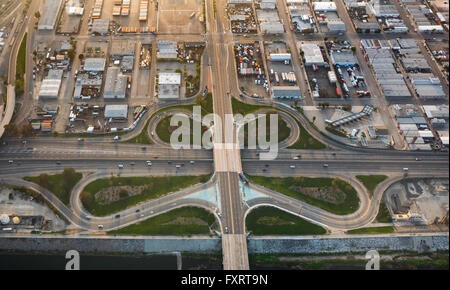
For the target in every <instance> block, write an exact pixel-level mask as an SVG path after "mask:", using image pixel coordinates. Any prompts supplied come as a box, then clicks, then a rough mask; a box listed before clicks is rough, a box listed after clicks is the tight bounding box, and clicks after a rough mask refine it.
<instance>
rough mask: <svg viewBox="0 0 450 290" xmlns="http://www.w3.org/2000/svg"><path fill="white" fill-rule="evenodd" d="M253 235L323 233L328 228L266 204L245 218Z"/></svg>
mask: <svg viewBox="0 0 450 290" xmlns="http://www.w3.org/2000/svg"><path fill="white" fill-rule="evenodd" d="M245 223H246V226H247V230H249V231H251V232H252V234H253V235H257V236H262V235H322V234H325V233H326V230H325V229H324V228H322V227H320V226H318V225H315V224H313V223H310V222H308V221H306V220H304V219H302V218H300V217H297V216H295V215H292V214H290V213H287V212H285V211H282V210H279V209H277V208H274V207H269V206H264V207H258V208H256V209H254V210H252V211H251V212H250V213H249V214H248V215H247V217H246V220H245Z"/></svg>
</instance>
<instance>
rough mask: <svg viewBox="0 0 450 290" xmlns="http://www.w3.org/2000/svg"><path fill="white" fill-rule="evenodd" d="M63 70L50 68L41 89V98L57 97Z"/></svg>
mask: <svg viewBox="0 0 450 290" xmlns="http://www.w3.org/2000/svg"><path fill="white" fill-rule="evenodd" d="M63 73H64V71H63V70H49V71H48V75H47V77H46V78H45V79H44V80H43V81H42V84H41V88H40V89H39V98H49V99H57V98H58V96H59V90H60V89H61V81H62V76H63Z"/></svg>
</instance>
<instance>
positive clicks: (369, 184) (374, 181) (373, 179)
mask: <svg viewBox="0 0 450 290" xmlns="http://www.w3.org/2000/svg"><path fill="white" fill-rule="evenodd" d="M356 178H358V179H359V181H361V182H362V184H364V186H365V187H366V188H367V190H368V191H369V193H370V196H372V195H373V192H374V190H375V188H376V187H377V186H378V184H380V183H381V182H383V181H384V180H385V179H386V178H387V176H386V175H356Z"/></svg>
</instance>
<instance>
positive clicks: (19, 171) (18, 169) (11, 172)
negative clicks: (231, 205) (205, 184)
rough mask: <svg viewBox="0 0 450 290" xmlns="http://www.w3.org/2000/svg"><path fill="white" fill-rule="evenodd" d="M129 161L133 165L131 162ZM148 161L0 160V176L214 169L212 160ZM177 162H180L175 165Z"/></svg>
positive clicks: (172, 172) (174, 172)
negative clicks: (149, 164) (150, 162)
mask: <svg viewBox="0 0 450 290" xmlns="http://www.w3.org/2000/svg"><path fill="white" fill-rule="evenodd" d="M169 162H170V164H169ZM132 163H135V165H131V164H132ZM152 163H153V165H152V166H147V163H146V160H135V159H125V160H124V159H122V160H114V159H113V160H105V159H70V160H62V161H61V164H57V163H56V161H55V160H43V159H24V160H16V161H14V163H13V164H8V161H7V160H0V177H1V178H3V177H7V176H27V175H38V174H40V173H44V172H45V173H48V172H60V171H62V170H63V169H64V168H74V169H75V170H77V171H81V172H93V171H96V170H108V172H110V173H114V174H118V173H121V174H122V173H123V172H135V173H136V174H139V173H141V172H142V171H144V172H146V173H147V174H148V175H201V174H209V173H212V172H213V170H214V168H213V163H212V161H195V163H194V164H190V163H189V161H185V162H182V161H180V160H173V161H172V160H153V161H152ZM118 164H123V166H124V169H122V170H120V169H119V168H118V167H117V165H118ZM178 164H179V165H182V164H184V165H182V166H181V167H180V168H176V165H178Z"/></svg>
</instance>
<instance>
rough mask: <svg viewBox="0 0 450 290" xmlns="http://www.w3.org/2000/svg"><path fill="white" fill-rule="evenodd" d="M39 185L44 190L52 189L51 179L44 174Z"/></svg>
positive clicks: (40, 176)
mask: <svg viewBox="0 0 450 290" xmlns="http://www.w3.org/2000/svg"><path fill="white" fill-rule="evenodd" d="M38 184H39V185H40V186H42V187H44V188H47V189H48V188H50V179H49V178H48V174H45V173H42V174H41V175H39V180H38Z"/></svg>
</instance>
